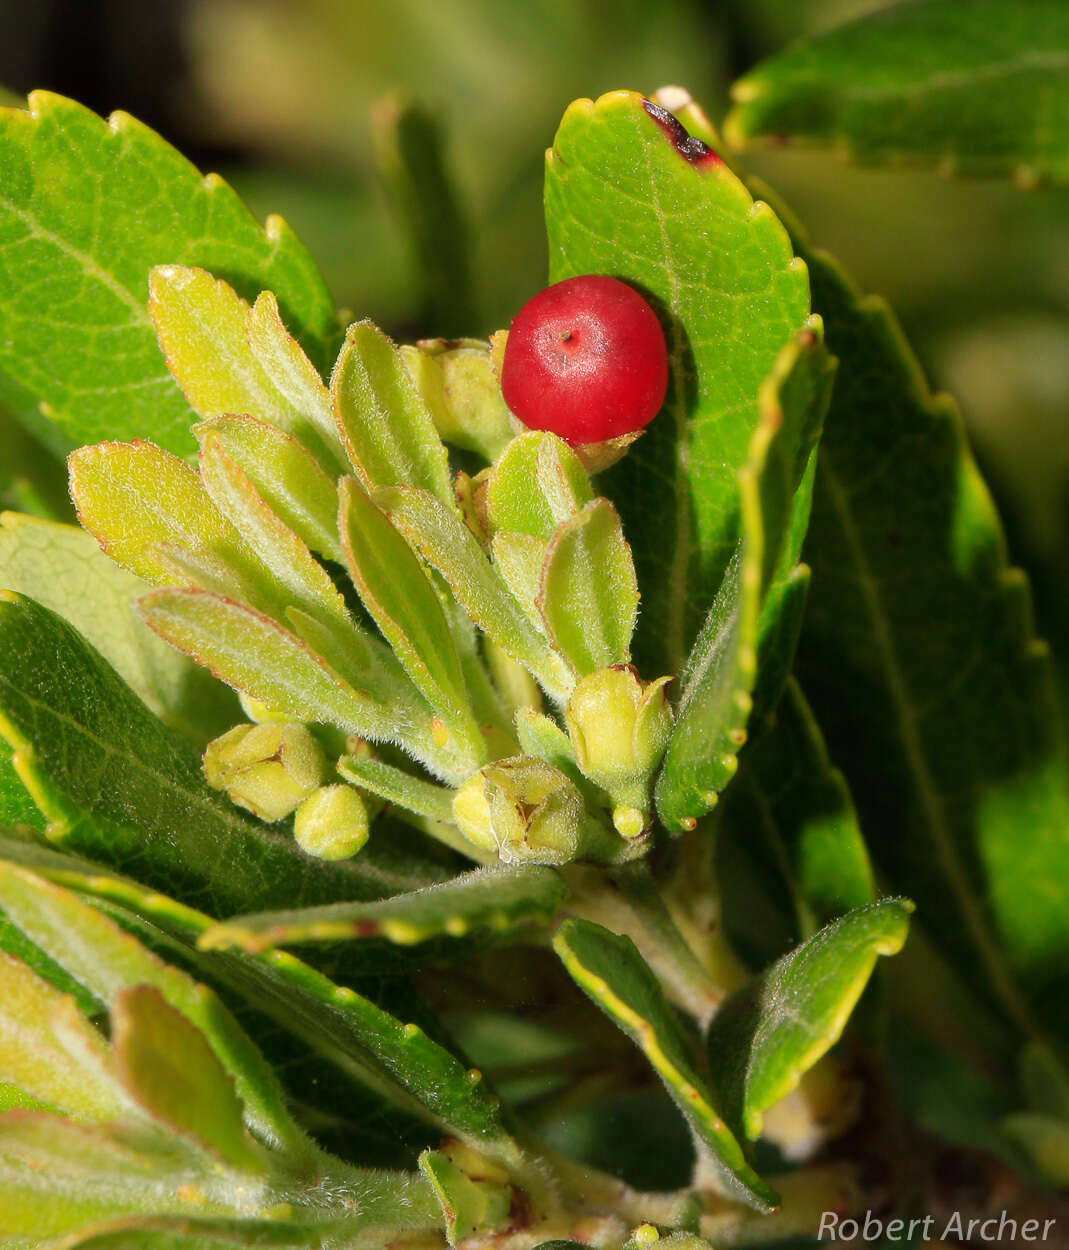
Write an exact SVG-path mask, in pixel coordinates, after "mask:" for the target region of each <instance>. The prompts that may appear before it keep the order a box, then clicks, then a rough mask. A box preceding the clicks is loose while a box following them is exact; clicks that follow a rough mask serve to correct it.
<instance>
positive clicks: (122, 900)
mask: <svg viewBox="0 0 1069 1250" xmlns="http://www.w3.org/2000/svg"><path fill="white" fill-rule="evenodd" d="M38 855H43V856H44V857H45V858H46V859H48V860H49V861H50V863H51V856H52V855H54V852H47V851H45V852H38ZM50 863H49V865H48V866H42V868H41V871H42V872H48V873H49V874H52V873H60V872H61V873H63V875H64V878H65V879H67V880H69V881H70V883H71V884H72V885H73V886H75V887H76V888H77V889H78V890H79V891H83V892H86V893H89V894H90V895H91V896H96V897H99V898H100V899H102V900H108V901H107V902H104V903H102V906H104V907H105V908H106V909H107V911H108V912H110V913H111V914H113V915H115V916H117V917H119V918H120V919H121V921H122V926H123V928H122V929H120V928H119V927H118V926H117V925H116V924H115V922H114V921H113V920H112V919H110V918H109V917H108V916H105V915H101V914H100V913H99V912H97V911H96V909H95V908H91V907H89V906H88V905H87V904H86V903H83V902H81V901H80V900H78V899H77V898H75V897H74V895H73V894H71V893H70V892H69V891H68V890H61V889H58V888H57V887H55V886H52V885H50V884H48V883H47V882H45V881H42V880H41V879H40V878H39V877H38V876H37V875H35V874H34V873H30V872H26V871H25V870H23V869H20V868H17V867H15V866H13V865H11V864H3V863H0V908H2V909H3V910H4V911H5V912H6V913H7V914H8V915H10V916H11V917H12V919H13V921H14V922H15V923H16V924H17V925H18V927H19V928H20V929H21V930H22V931H23V932H24V933H26V935H27V936H28V937H29V938H30V939H31V940H32V941H34V942H36V943H37V944H38V945H39V946H40V947H41V948H42V949H43V950H45V951H46V952H49V953H51V954H53V955H54V956H55V957H56V959H57V960H58V961H59V962H60V963H61V964H62V966H63V967H65V968H67V969H68V970H69V971H70V972H71V973H72V974H74V975H75V976H76V977H77V978H78V979H79V980H80V981H82V982H83V983H84V984H86V985H87V986H88V987H89V988H91V989H92V990H93V991H94V992H95V993H96V994H97V995H98V996H99V997H100V998H102V999H104V1000H108V999H110V998H111V997H113V996H114V994H115V993H116V992H117V991H118V990H119V989H121V988H122V987H123V986H125V985H138V984H148V985H155V986H156V987H157V988H158V989H159V990H160V992H161V993H162V994H163V995H164V997H165V998H166V999H167V1001H168V1002H170V1003H171V1005H172V1006H175V1007H177V1008H178V1009H179V1010H180V1011H182V1012H183V1014H185V1015H186V1016H188V1017H189V1018H190V1019H191V1020H192V1021H193V1023H194V1024H196V1025H197V1027H198V1028H199V1029H200V1030H201V1031H202V1032H203V1033H204V1034H205V1036H206V1037H207V1038H208V1040H209V1041H210V1042H211V1043H212V1048H213V1050H215V1052H216V1054H217V1055H218V1057H219V1058H220V1060H221V1061H222V1063H223V1066H224V1067H225V1068H226V1069H227V1071H228V1072H230V1073H231V1075H233V1076H234V1078H235V1081H236V1083H237V1089H238V1093H239V1095H240V1096H241V1099H242V1102H243V1103H244V1104H245V1107H246V1110H247V1111H249V1110H250V1109H252V1108H255V1109H256V1112H255V1115H253V1116H252V1117H251V1123H252V1124H253V1126H254V1127H257V1129H258V1131H259V1132H260V1135H261V1136H266V1137H267V1139H268V1140H271V1139H272V1135H275V1136H278V1137H280V1138H282V1139H283V1140H285V1135H284V1133H283V1132H282V1129H283V1127H284V1124H285V1120H283V1121H282V1123H281V1124H276V1123H274V1119H275V1118H276V1117H277V1115H278V1113H277V1112H275V1111H273V1110H272V1107H273V1101H272V1100H273V1099H274V1097H275V1094H273V1093H272V1090H276V1084H275V1081H274V1077H273V1074H272V1071H271V1069H270V1068H268V1067H266V1065H264V1064H263V1060H262V1058H261V1056H260V1055H259V1054H258V1052H257V1051H256V1050H255V1048H254V1047H253V1046H252V1045H251V1043H250V1042H249V1041H248V1039H247V1038H246V1037H245V1035H244V1034H243V1033H241V1031H240V1030H238V1029H237V1027H236V1025H235V1024H234V1022H233V1020H232V1019H231V1017H230V1016H229V1014H228V1013H227V1012H225V1011H224V1010H223V1009H222V1008H221V1007H220V1006H219V1004H218V1002H217V1000H216V998H215V996H214V995H213V994H211V993H209V992H208V991H206V990H205V989H204V987H203V986H198V985H197V984H196V983H195V982H194V981H193V980H192V979H191V978H190V977H189V976H187V975H186V974H185V973H183V972H180V971H179V970H178V969H177V968H175V967H173V966H170V965H168V964H164V963H162V962H161V961H160V960H159V959H158V958H157V957H156V956H155V955H153V954H150V953H149V952H148V951H147V950H146V949H145V947H144V946H143V945H141V944H140V943H138V942H133V941H131V939H130V937H129V936H128V933H133V934H135V936H138V937H140V938H141V941H142V942H151V944H152V945H153V947H154V948H156V947H159V948H162V949H170V948H173V949H174V951H175V952H176V953H178V954H180V955H181V956H183V957H184V958H185V960H186V961H190V960H191V961H192V962H193V966H195V967H196V968H197V969H198V976H199V975H202V973H203V975H204V976H205V977H206V978H207V977H210V978H211V979H212V980H213V982H217V983H219V984H220V985H221V986H222V987H225V988H226V989H227V990H229V991H233V992H234V993H236V994H238V995H239V996H240V997H241V998H242V999H244V1000H245V1001H246V1002H248V1004H249V1005H250V1006H252V1007H254V1008H255V1009H256V1010H257V1011H258V1012H261V1013H266V1014H267V1015H269V1016H270V1017H271V1018H272V1019H273V1020H274V1021H275V1022H276V1023H277V1024H278V1026H279V1027H281V1028H282V1029H283V1030H285V1031H287V1032H289V1033H293V1034H296V1035H297V1036H298V1037H300V1038H301V1039H302V1040H303V1041H305V1042H306V1043H307V1044H308V1046H309V1047H310V1048H311V1050H312V1051H313V1052H314V1053H315V1054H317V1055H318V1056H319V1057H320V1058H321V1059H323V1060H324V1061H325V1062H327V1063H329V1064H330V1065H332V1067H335V1068H337V1069H338V1070H339V1071H340V1072H341V1073H342V1074H344V1076H345V1077H346V1079H348V1080H353V1079H355V1080H356V1081H357V1082H358V1083H360V1084H363V1085H370V1086H371V1087H372V1088H375V1089H381V1090H383V1091H384V1092H385V1093H386V1095H387V1098H388V1099H389V1100H390V1101H391V1102H392V1103H394V1104H398V1105H400V1106H402V1107H403V1108H405V1109H407V1110H409V1111H414V1112H415V1113H416V1114H417V1115H419V1116H420V1117H421V1118H423V1119H424V1120H427V1119H430V1121H431V1122H432V1123H434V1124H436V1125H438V1126H439V1128H442V1127H444V1128H445V1129H446V1130H447V1131H450V1132H453V1133H460V1134H462V1135H466V1136H472V1137H475V1138H480V1139H482V1141H484V1142H487V1143H489V1142H491V1141H494V1140H495V1139H498V1138H500V1137H502V1130H501V1126H500V1121H499V1115H498V1104H497V1100H496V1098H495V1097H494V1096H492V1095H491V1094H490V1092H489V1091H488V1090H487V1088H486V1086H485V1084H484V1083H483V1080H482V1076H481V1074H480V1073H478V1072H477V1071H475V1070H471V1071H468V1070H467V1069H465V1068H464V1067H463V1065H462V1064H461V1063H460V1062H459V1061H458V1060H457V1059H455V1058H454V1057H453V1056H452V1055H451V1054H450V1053H449V1052H448V1051H447V1050H445V1049H444V1048H443V1047H442V1046H440V1045H439V1044H438V1043H437V1042H435V1041H434V1040H433V1039H432V1038H431V1037H429V1036H428V1035H427V1033H426V1032H425V1031H424V1030H423V1029H422V1028H420V1027H419V1026H418V1025H416V1024H412V1023H410V1024H404V1023H402V1021H401V1020H399V1019H397V1018H396V1017H395V1016H393V1015H391V1014H390V1013H389V1012H388V1011H385V1010H383V1009H382V1008H381V1007H379V1006H377V1005H376V1004H375V1003H374V1002H372V1001H371V1000H370V999H368V998H365V997H364V996H363V995H361V994H359V993H357V992H356V991H354V990H352V989H350V988H348V987H347V986H342V985H338V984H335V983H334V982H333V981H331V980H329V979H328V978H327V977H325V976H324V975H323V974H322V973H320V972H318V971H316V970H315V969H313V968H311V967H309V966H308V965H307V964H304V963H302V962H301V961H300V960H299V959H296V958H295V957H294V956H293V955H290V954H289V953H288V952H285V951H267V952H264V953H263V954H261V955H255V956H246V955H242V954H239V953H237V952H222V951H213V952H206V953H199V952H197V950H196V949H195V944H196V942H197V941H198V939H199V938H200V937H202V935H203V934H205V933H207V932H208V931H209V930H210V929H211V928H213V926H214V923H215V922H214V921H213V920H212V919H211V917H210V916H206V915H204V914H203V913H201V912H197V911H194V910H193V909H192V908H189V907H184V906H181V905H179V904H176V903H173V902H172V901H171V900H169V899H167V898H166V897H165V896H162V895H159V894H157V893H154V892H152V891H150V890H145V889H143V888H142V887H140V886H138V885H136V884H134V883H133V882H128V881H122V880H115V879H114V878H107V877H101V876H94V875H93V874H92V870H91V868H90V869H89V870H88V871H87V870H86V868H85V867H77V866H74V867H68V866H65V867H63V868H54V867H52V866H50ZM424 882H426V878H424ZM424 882H419V883H417V882H413V883H412V884H423V883H424ZM111 900H114V902H113V901H111ZM87 913H88V914H87ZM123 930H126V931H127V932H126V933H124V932H123ZM172 935H174V936H172ZM168 957H169V958H172V962H173V957H172V956H171V955H170V954H169V956H168ZM261 1068H262V1071H261ZM256 1117H259V1118H256ZM261 1122H262V1123H263V1124H266V1126H267V1127H266V1129H263V1128H261V1127H260V1126H261Z"/></svg>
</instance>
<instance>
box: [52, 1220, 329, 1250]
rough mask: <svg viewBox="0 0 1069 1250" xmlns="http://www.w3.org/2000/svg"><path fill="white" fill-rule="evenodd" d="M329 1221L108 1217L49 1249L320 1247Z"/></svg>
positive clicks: (284, 1249) (281, 1249) (273, 1249)
mask: <svg viewBox="0 0 1069 1250" xmlns="http://www.w3.org/2000/svg"><path fill="white" fill-rule="evenodd" d="M330 1236H331V1227H330V1226H329V1225H326V1226H324V1225H323V1224H322V1223H319V1222H317V1223H315V1224H313V1225H309V1226H302V1225H300V1224H294V1223H291V1222H290V1221H288V1220H287V1221H285V1222H280V1221H279V1220H277V1219H271V1220H269V1221H268V1220H224V1219H214V1220H213V1219H194V1218H189V1217H184V1216H148V1217H144V1218H140V1219H138V1218H135V1219H131V1220H125V1219H120V1220H109V1221H108V1223H107V1225H106V1227H101V1226H100V1225H99V1224H95V1223H94V1225H93V1226H92V1227H90V1228H88V1229H83V1230H82V1231H80V1232H76V1233H72V1234H71V1235H70V1236H69V1237H64V1238H63V1239H62V1241H57V1242H53V1243H50V1244H49V1247H48V1250H232V1248H235V1247H236V1248H237V1250H243V1248H244V1247H260V1248H261V1250H320V1247H322V1246H324V1244H325V1243H326V1239H327V1238H328V1237H330Z"/></svg>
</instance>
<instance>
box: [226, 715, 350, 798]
mask: <svg viewBox="0 0 1069 1250" xmlns="http://www.w3.org/2000/svg"><path fill="white" fill-rule="evenodd" d="M203 766H204V777H205V780H206V781H207V782H208V784H209V785H210V786H211V787H212V788H213V789H215V790H225V791H226V793H227V795H228V796H229V797H230V799H231V800H232V801H233V802H234V803H237V804H238V806H239V807H244V808H247V809H248V810H249V811H250V812H252V813H253V814H254V815H256V816H259V817H260V819H261V820H267V821H276V820H282V819H284V818H285V817H286V816H288V815H289V814H290V812H292V811H293V810H294V808H296V806H297V804H298V803H300V802H301V800H302V799H304V798H307V797H308V795H309V794H311V793H312V792H313V791H314V790H315V789H316V788H317V787H318V785H319V783H320V782H321V781H322V780H323V776H324V774H325V772H326V769H327V757H326V754H325V752H324V751H323V748H322V747H321V746H320V745H319V742H318V741H317V740H316V738H315V736H314V735H313V734H312V732H311V731H310V730H309V729H308V728H307V727H306V726H304V725H300V724H280V723H278V722H275V721H272V722H268V723H266V724H263V725H237V726H235V728H233V729H231V730H229V731H228V732H227V733H225V734H223V736H222V737H221V738H216V739H215V741H214V742H210V743H209V744H208V749H207V750H206V751H205V753H204V765H203Z"/></svg>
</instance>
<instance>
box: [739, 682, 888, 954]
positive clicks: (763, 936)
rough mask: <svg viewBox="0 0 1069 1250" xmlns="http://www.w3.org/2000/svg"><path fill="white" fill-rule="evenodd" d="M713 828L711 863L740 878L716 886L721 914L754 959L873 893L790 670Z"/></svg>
mask: <svg viewBox="0 0 1069 1250" xmlns="http://www.w3.org/2000/svg"><path fill="white" fill-rule="evenodd" d="M716 829H717V841H718V856H719V860H720V866H719V871H720V872H722V873H723V872H726V873H728V874H730V876H729V880H731V881H737V882H738V883H739V886H738V888H737V889H735V888H733V887H731V886H727V885H725V888H724V905H725V912H726V924H727V925H728V927H735V926H736V924H737V925H738V926H741V933H742V940H744V941H746V942H747V943H748V944H751V946H752V949H753V951H754V956H755V958H756V959H759V960H760V961H761V962H762V963H764V962H766V961H767V960H769V959H774V958H776V957H777V956H778V955H780V954H782V953H783V951H784V950H785V949H787V948H788V947H789V946H793V945H794V944H795V943H797V942H799V941H803V940H805V939H807V938H810V937H812V936H813V935H814V934H815V933H816V931H817V929H818V928H820V926H821V925H823V924H826V923H827V922H828V921H830V920H834V919H835V918H836V917H838V916H841V915H842V914H843V913H844V912H847V911H849V910H850V909H851V908H855V907H862V906H864V905H865V904H866V903H871V902H872V901H873V899H874V898H875V883H874V881H873V874H872V866H871V864H870V863H869V858H868V853H867V852H866V850H865V843H864V841H863V839H862V836H861V830H860V829H859V827H858V820H857V813H856V812H855V810H854V804H853V801H852V799H851V797H850V792H849V790H848V789H847V786H846V782H845V781H844V780H843V776H842V774H841V773H840V772H839V770H838V769H837V768H835V767H834V766H833V765H832V763H831V761H830V760H829V759H828V751H827V747H826V746H825V745H824V739H823V738H822V737H821V733H820V728H819V726H818V725H817V723H816V721H815V720H814V718H813V713H812V712H811V711H810V709H809V705H808V704H807V703H806V700H805V696H804V695H803V694H802V691H801V689H800V688H799V686H798V684H797V682H795V681H794V680H793V679H792V680H790V681H788V683H787V686H786V689H785V691H784V694H783V697H782V699H781V700H780V701H779V703H778V704H777V706H776V712H775V716H774V717H773V718H772V720H771V723H770V724H769V725H768V726H767V727H765V728H764V729H763V730H762V732H761V733H760V736H758V737H756V738H755V739H754V741H753V743H752V744H751V745H750V746H749V747H748V748H747V750H746V753H745V754H744V755H743V756H742V767H741V768H740V769H739V773H738V776H737V777H736V778H735V780H734V781H733V782H732V784H731V785H730V786H729V787H728V789H727V791H726V792H725V794H724V797H723V799H722V801H721V804H720V807H719V808H718V809H717V825H716ZM755 893H756V895H757V897H758V899H760V904H755V900H754V895H755ZM736 901H737V904H738V905H737V906H734V904H735V903H736ZM777 948H778V949H777Z"/></svg>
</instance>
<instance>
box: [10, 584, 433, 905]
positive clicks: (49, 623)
mask: <svg viewBox="0 0 1069 1250" xmlns="http://www.w3.org/2000/svg"><path fill="white" fill-rule="evenodd" d="M0 657H2V660H3V665H2V675H0V734H2V736H3V737H4V738H6V739H7V741H8V742H9V743H10V744H11V745H12V746H13V747H14V748H15V750H16V752H17V756H16V762H17V765H18V768H19V774H20V776H21V777H22V778H23V780H24V781H25V782H26V784H27V785H28V786H29V787H30V788H31V789H32V791H33V793H34V796H35V798H36V799H37V801H38V803H39V804H40V806H41V807H42V810H43V811H44V812H45V814H46V815H47V816H48V818H49V821H50V826H49V831H50V836H51V837H52V839H53V840H54V841H57V842H59V843H61V844H62V845H63V846H65V847H67V848H69V849H70V850H73V851H75V852H78V853H81V854H85V855H89V856H92V857H94V858H96V859H99V860H100V861H101V862H102V863H104V864H107V865H109V866H111V867H115V868H127V869H130V870H131V871H133V872H135V873H136V874H137V875H138V876H139V877H140V878H141V880H143V881H144V882H146V883H147V884H150V885H156V886H158V887H160V888H161V889H164V890H167V891H168V892H172V893H175V894H177V895H179V896H180V897H184V898H186V899H191V900H196V901H197V902H199V903H201V904H203V905H204V906H206V907H208V908H210V909H211V910H213V911H216V912H217V914H226V913H228V912H230V913H232V912H235V911H248V910H250V908H255V907H258V906H272V905H275V904H278V905H281V904H283V903H285V904H287V905H291V906H292V905H294V904H295V903H296V902H297V901H298V900H302V901H303V902H305V903H312V902H328V901H334V900H337V899H339V898H353V897H354V896H355V897H359V896H361V895H362V896H363V897H365V898H378V897H382V896H383V895H385V894H389V893H392V892H393V891H394V890H396V889H398V888H403V882H404V881H405V880H406V878H405V877H403V876H401V877H399V876H396V875H394V874H392V873H388V872H387V873H383V872H380V871H379V870H377V869H375V868H374V867H373V866H372V865H370V864H368V863H362V862H361V861H360V860H359V859H357V860H352V861H343V862H338V863H333V864H328V863H325V862H323V861H320V860H316V859H313V858H312V857H310V856H307V855H304V854H303V853H302V852H301V851H300V850H299V849H298V848H297V847H296V845H295V844H294V843H293V841H292V840H291V839H289V838H284V837H281V836H280V835H278V834H277V833H274V832H272V831H271V830H269V829H267V828H266V827H265V826H263V825H261V824H258V823H257V822H255V821H253V820H250V819H248V818H247V817H245V816H243V815H242V814H241V813H240V812H239V811H238V810H237V809H236V808H235V807H234V806H233V805H232V804H230V803H228V802H227V801H226V800H225V799H224V798H222V797H221V796H219V795H217V794H215V792H214V791H212V790H209V789H208V787H207V785H206V784H205V783H204V780H203V778H202V776H201V768H200V757H199V756H198V754H197V752H196V751H195V750H194V748H193V747H192V746H190V744H189V743H188V742H186V741H185V739H183V738H181V737H180V736H179V735H177V734H176V733H174V732H173V731H171V730H168V729H167V727H166V726H165V725H163V724H162V723H161V722H160V721H158V720H157V719H156V718H155V717H154V716H153V715H152V714H151V713H150V712H149V710H148V709H147V708H146V707H145V706H144V704H143V703H142V702H141V701H140V700H139V699H138V698H137V696H136V695H134V694H133V693H132V692H131V691H130V690H129V689H128V688H127V687H126V686H125V685H124V684H123V683H122V681H121V680H120V679H119V677H118V676H117V675H116V674H115V672H114V670H113V669H111V668H110V667H109V666H108V665H107V664H106V663H105V662H104V660H103V659H101V657H100V656H99V655H98V654H97V653H96V652H95V651H93V649H92V648H91V647H90V646H89V645H88V644H87V643H86V642H85V641H84V639H82V638H81V637H80V636H79V635H78V634H77V633H76V632H75V631H74V629H73V628H72V627H71V626H70V625H68V624H66V622H64V621H62V620H61V619H60V618H59V617H57V616H55V615H54V614H53V613H51V612H48V611H47V610H46V609H45V608H42V607H41V606H40V605H39V604H35V603H34V602H33V601H32V600H29V599H23V598H21V597H19V596H16V595H6V596H0ZM407 880H408V881H409V882H411V878H410V877H409V878H407Z"/></svg>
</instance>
